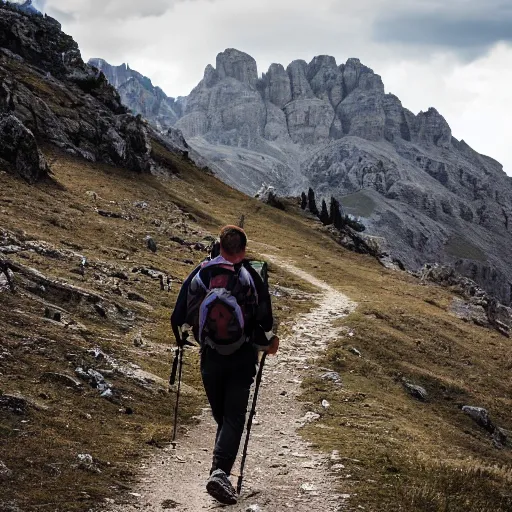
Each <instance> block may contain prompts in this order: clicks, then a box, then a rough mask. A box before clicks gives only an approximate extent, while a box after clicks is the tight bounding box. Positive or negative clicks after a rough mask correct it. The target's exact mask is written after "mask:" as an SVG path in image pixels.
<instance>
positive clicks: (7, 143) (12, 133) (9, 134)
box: [0, 115, 50, 183]
mask: <svg viewBox="0 0 512 512" xmlns="http://www.w3.org/2000/svg"><path fill="white" fill-rule="evenodd" d="M0 159H1V160H3V161H5V162H7V165H6V170H7V171H10V172H12V173H14V174H16V175H18V176H21V177H22V178H23V179H25V180H27V181H28V182H29V183H35V182H36V181H39V180H41V179H42V178H45V177H46V176H48V173H49V172H50V169H49V167H48V163H47V162H46V160H45V158H44V156H43V154H42V153H41V151H40V150H39V147H38V146H37V142H36V139H35V137H34V135H33V133H32V132H31V131H30V130H29V129H28V128H27V127H25V126H24V125H23V123H22V122H21V121H20V120H19V119H18V118H17V117H16V116H13V115H5V116H2V117H0ZM1 160H0V162H1Z"/></svg>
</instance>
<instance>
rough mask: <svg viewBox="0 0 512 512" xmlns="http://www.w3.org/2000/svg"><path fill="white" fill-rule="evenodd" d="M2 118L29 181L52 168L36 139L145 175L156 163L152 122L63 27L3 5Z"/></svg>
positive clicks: (7, 151)
mask: <svg viewBox="0 0 512 512" xmlns="http://www.w3.org/2000/svg"><path fill="white" fill-rule="evenodd" d="M0 116H2V119H3V121H2V126H3V130H4V132H3V133H4V136H5V137H2V139H3V141H4V157H3V158H4V160H7V161H8V162H9V163H10V164H11V165H12V166H13V168H15V169H17V171H16V172H18V174H20V175H22V176H23V177H25V178H26V179H28V180H29V181H35V180H37V179H39V178H40V177H42V176H44V175H45V174H46V173H47V171H48V169H47V166H46V163H45V162H44V158H42V156H41V155H40V153H38V151H37V144H36V140H37V141H39V140H46V141H48V142H51V143H53V144H55V145H57V146H59V147H60V148H62V149H64V150H65V151H67V152H69V153H71V154H74V155H77V156H81V157H83V158H86V159H87V160H90V161H103V162H106V163H109V164H115V165H119V166H122V167H127V168H129V169H132V170H135V171H138V172H149V171H151V170H152V168H153V165H154V164H153V162H152V160H151V148H150V144H149V135H148V132H150V131H151V130H150V129H149V128H148V127H147V123H146V122H145V121H143V120H142V119H141V118H137V117H134V116H132V115H131V114H128V113H127V109H126V108H125V107H124V106H123V105H122V104H121V101H120V97H119V94H118V93H117V91H116V89H115V88H114V87H112V86H111V85H110V84H109V83H108V82H107V80H106V79H105V77H104V75H103V74H101V73H99V72H98V71H97V70H95V69H93V68H92V67H90V66H88V65H86V64H85V63H84V62H83V61H82V58H81V56H80V52H79V50H78V46H77V44H76V43H75V42H74V41H73V39H72V38H71V37H70V36H68V35H66V34H64V33H63V32H62V31H61V28H60V25H59V24H58V23H57V22H56V21H55V20H53V19H52V18H49V17H48V16H42V15H27V14H25V13H23V12H20V11H18V10H16V9H11V8H9V7H7V6H5V5H2V4H0ZM5 119H7V120H5ZM15 119H16V120H17V121H14V120H15ZM6 130H7V131H9V134H10V135H7V132H6ZM9 137H11V138H9ZM13 137H14V139H13ZM8 144H9V148H7V145H8ZM5 155H9V156H8V157H6V156H5Z"/></svg>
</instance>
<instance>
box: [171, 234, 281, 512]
mask: <svg viewBox="0 0 512 512" xmlns="http://www.w3.org/2000/svg"><path fill="white" fill-rule="evenodd" d="M246 246H247V236H246V234H245V232H244V231H243V229H241V228H239V227H236V226H226V227H224V228H223V229H222V231H221V233H220V255H219V256H217V257H215V258H213V259H211V260H209V261H205V262H203V263H202V264H201V265H200V266H199V267H197V268H196V269H195V270H194V271H193V272H192V274H190V276H189V277H188V278H187V279H186V281H185V282H184V283H183V285H182V288H181V290H180V293H179V296H178V299H177V301H176V306H175V308H174V311H173V313H172V316H171V324H172V327H173V332H174V334H175V336H176V341H177V343H178V345H180V346H183V344H184V343H185V341H186V335H184V334H183V332H184V331H185V330H187V329H188V328H192V331H193V334H194V337H195V339H196V340H197V341H198V342H199V344H200V346H201V376H202V379H203V384H204V388H205V391H206V395H207V397H208V401H209V402H210V406H211V409H212V414H213V417H214V419H215V421H216V423H217V435H216V438H215V448H214V450H213V461H212V467H211V471H210V478H209V479H208V482H207V485H206V489H207V491H208V493H209V494H210V495H211V496H212V497H214V498H215V499H216V500H217V501H219V502H221V503H223V504H227V505H231V504H235V503H236V502H237V495H236V492H235V489H234V488H233V485H232V484H231V482H230V480H229V476H230V474H231V470H232V468H233V465H234V463H235V459H236V456H237V453H238V450H239V447H240V441H241V439H242V434H243V431H244V425H245V416H246V412H247V406H248V402H249V395H250V389H251V385H252V383H253V381H254V377H255V375H256V368H257V364H258V351H265V352H267V353H268V354H271V355H273V354H275V353H276V352H277V350H278V348H279V338H277V336H275V335H274V334H273V333H272V327H273V322H274V320H273V316H272V306H271V300H270V294H269V292H268V288H267V286H266V285H265V283H264V282H263V280H262V279H261V277H260V275H259V274H258V272H257V271H256V270H255V269H253V268H252V267H251V265H250V264H249V262H248V261H247V260H246V259H245V255H246Z"/></svg>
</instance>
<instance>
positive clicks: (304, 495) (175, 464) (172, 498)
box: [109, 255, 355, 512]
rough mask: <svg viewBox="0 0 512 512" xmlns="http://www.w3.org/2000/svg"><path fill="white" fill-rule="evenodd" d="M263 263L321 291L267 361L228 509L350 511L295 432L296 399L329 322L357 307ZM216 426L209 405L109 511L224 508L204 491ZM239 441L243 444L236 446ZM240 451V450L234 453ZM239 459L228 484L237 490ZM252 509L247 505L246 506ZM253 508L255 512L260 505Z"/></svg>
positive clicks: (328, 336) (333, 332)
mask: <svg viewBox="0 0 512 512" xmlns="http://www.w3.org/2000/svg"><path fill="white" fill-rule="evenodd" d="M264 257H265V259H267V261H269V262H272V263H274V264H276V265H279V266H280V267H282V268H284V269H285V270H287V271H288V272H290V273H293V274H295V275H296V276H297V277H299V278H301V279H303V280H304V281H307V282H309V283H310V284H313V285H314V286H316V287H317V288H319V290H320V293H319V294H318V296H315V300H316V301H317V305H316V306H315V307H314V308H313V309H312V310H311V311H310V312H308V313H306V314H302V315H300V316H299V317H296V318H294V319H290V320H288V322H289V325H290V326H291V334H290V335H289V336H287V337H285V338H284V339H282V340H281V347H280V350H279V352H278V354H277V356H275V357H268V358H267V363H266V365H265V369H264V375H263V382H262V385H261V389H260V397H259V399H258V406H257V415H256V417H255V421H254V423H253V428H252V433H251V440H250V444H249V452H248V458H247V464H246V468H245V475H244V483H243V488H242V495H241V497H240V500H239V502H238V504H237V505H233V506H231V507H229V509H230V510H233V511H234V512H243V511H246V510H255V511H256V510H260V511H261V512H266V511H268V512H281V511H288V510H293V511H296V512H312V511H318V512H320V511H321V512H337V511H342V510H348V505H347V504H346V503H345V502H346V499H347V498H348V497H349V495H345V494H342V492H340V490H339V487H338V484H337V482H336V481H335V480H334V477H333V475H332V474H331V473H330V471H329V464H328V463H329V459H330V457H329V455H328V454H320V453H317V452H315V451H314V450H312V449H311V448H310V447H309V446H308V443H306V442H305V441H304V440H303V439H302V438H301V436H300V435H299V432H298V430H299V429H300V427H301V426H303V425H304V424H305V423H306V422H307V421H308V420H309V417H310V416H311V415H308V414H307V412H308V411H307V408H305V406H304V404H302V403H301V402H299V400H298V396H299V395H300V393H301V382H302V376H303V374H304V373H305V372H307V371H308V370H311V360H312V359H314V358H315V357H316V356H318V355H319V354H320V353H321V352H322V351H323V350H324V349H325V348H326V346H327V345H328V343H329V342H330V341H332V340H334V339H335V338H336V337H337V336H339V335H340V328H335V327H333V322H334V321H335V320H337V319H339V318H340V317H342V316H346V315H347V314H348V313H350V312H351V311H353V309H354V308H355V303H354V302H352V301H351V300H350V299H349V298H348V297H347V296H345V295H343V294H342V293H340V292H339V291H337V290H335V289H334V288H332V287H331V286H329V285H328V284H326V283H325V282H323V281H321V280H319V279H317V278H315V277H313V276H311V275H310V274H308V273H307V272H305V271H303V270H301V269H299V268H297V267H296V266H294V265H293V264H291V263H288V262H286V261H284V260H282V259H280V258H278V257H276V256H270V255H264ZM215 431H216V425H215V422H214V420H213V418H212V417H211V414H210V410H209V408H206V409H203V412H202V414H201V419H200V421H199V423H198V424H197V425H196V426H193V427H191V428H190V429H189V430H188V431H187V433H186V434H184V435H183V434H181V435H180V436H179V437H178V445H177V448H176V449H175V450H173V449H172V448H171V447H168V448H165V449H164V450H162V451H161V452H160V453H158V454H156V455H155V456H154V457H151V458H150V459H147V460H146V461H145V463H143V464H142V465H141V468H140V473H141V479H140V481H139V484H138V485H137V486H136V488H135V489H133V490H132V492H131V493H129V494H130V497H133V500H130V501H131V503H130V504H129V505H128V504H123V505H112V506H111V507H110V508H109V511H111V512H121V511H123V512H133V511H135V510H147V511H155V512H157V511H158V512H159V511H164V510H171V509H172V510H176V511H180V512H199V511H201V510H214V509H217V508H222V507H223V506H222V505H220V504H219V503H217V502H215V500H213V499H212V498H211V497H210V496H209V495H208V494H207V493H206V490H205V484H206V480H207V478H208V473H209V469H210V465H211V452H212V449H213V444H214V439H215ZM244 439H245V434H244V438H243V439H242V443H243V441H244ZM240 451H241V450H240ZM239 467H240V465H239V460H238V461H237V463H236V465H235V468H234V474H233V476H232V482H233V483H234V485H236V479H237V477H238V471H239ZM251 506H254V507H253V508H250V507H251ZM258 507H259V508H258Z"/></svg>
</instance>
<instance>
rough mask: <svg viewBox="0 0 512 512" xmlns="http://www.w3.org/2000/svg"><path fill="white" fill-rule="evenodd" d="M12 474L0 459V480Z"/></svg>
mask: <svg viewBox="0 0 512 512" xmlns="http://www.w3.org/2000/svg"><path fill="white" fill-rule="evenodd" d="M11 476H12V471H11V470H10V469H9V468H8V467H7V466H6V465H5V464H4V463H3V462H2V461H1V460H0V482H1V481H3V480H7V479H9V478H10V477H11Z"/></svg>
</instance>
